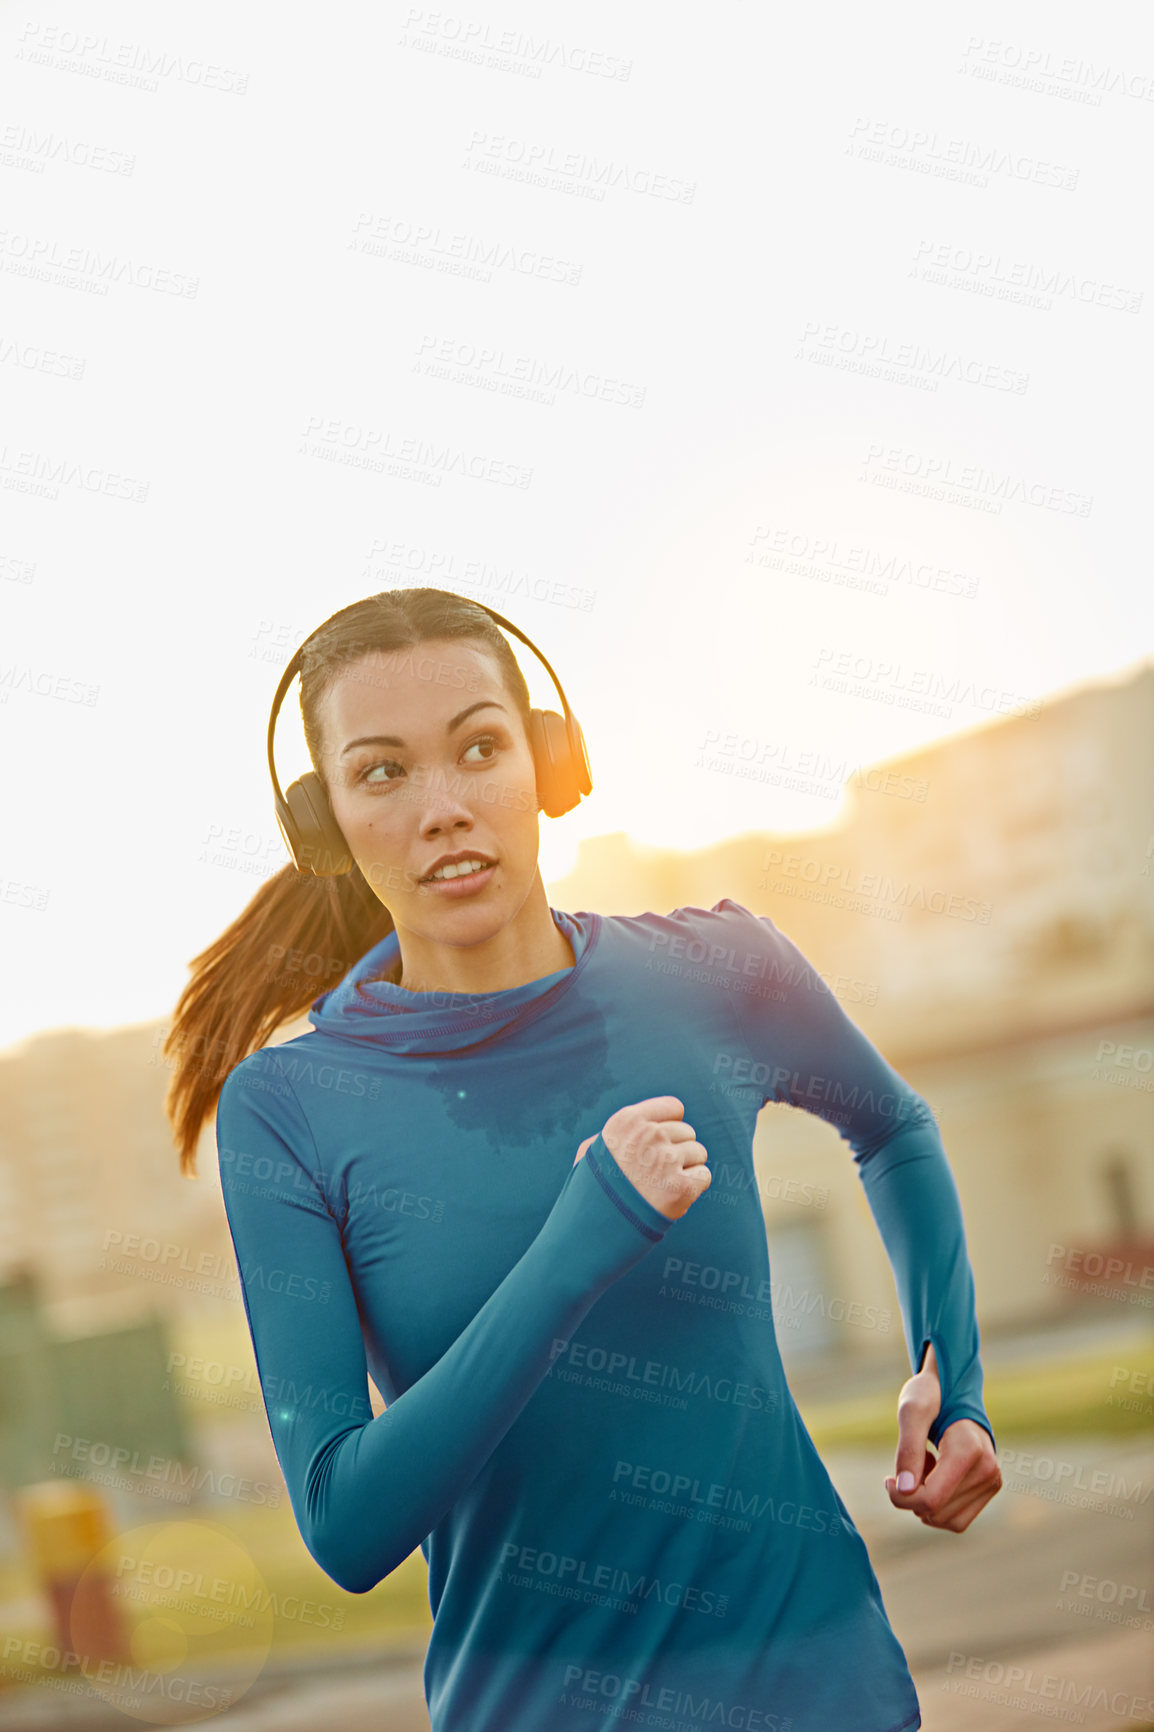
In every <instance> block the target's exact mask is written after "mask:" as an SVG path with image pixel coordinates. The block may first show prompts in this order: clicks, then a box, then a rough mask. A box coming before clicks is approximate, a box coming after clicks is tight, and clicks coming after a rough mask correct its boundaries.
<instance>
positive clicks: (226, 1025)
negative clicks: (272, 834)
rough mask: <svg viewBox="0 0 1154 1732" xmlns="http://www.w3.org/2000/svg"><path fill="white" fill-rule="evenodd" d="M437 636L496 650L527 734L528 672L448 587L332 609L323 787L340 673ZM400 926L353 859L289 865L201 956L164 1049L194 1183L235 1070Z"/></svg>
mask: <svg viewBox="0 0 1154 1732" xmlns="http://www.w3.org/2000/svg"><path fill="white" fill-rule="evenodd" d="M431 638H471V639H476V640H479V641H480V642H481V643H482V644H483V645H484V647H485V648H487V649H489V650H490V651H491V652H492V653H493V654H494V655H495V656H496V657H497V662H498V666H499V667H500V669H501V673H502V677H503V679H504V683H505V686H506V688H507V690H508V692H509V695H510V697H512V698H513V699H514V701H515V703H516V705H517V708H518V709H519V711H520V712H521V716H522V720H523V721H524V723H525V725H526V727H528V718H529V702H530V700H529V688H528V686H527V685H526V684H525V677H524V675H523V674H522V672H521V669H520V667H519V666H518V664H517V660H516V657H515V656H514V654H513V652H512V650H511V649H510V647H509V643H508V640H507V639H506V638H505V637H504V636H503V635H502V633H501V631H500V628H499V627H498V626H497V625H496V624H495V623H494V621H493V620H491V619H490V618H489V615H488V614H487V613H485V611H484V610H483V609H482V608H479V607H477V605H476V604H475V603H474V602H471V601H469V600H468V599H467V598H466V597H464V596H459V595H454V594H453V593H452V592H451V591H449V590H443V589H398V590H386V591H384V592H383V593H382V594H380V595H371V596H367V597H366V598H365V599H364V600H363V601H358V602H354V603H353V604H352V605H351V606H349V607H346V608H342V609H341V610H340V612H339V613H335V614H333V615H332V616H331V617H330V618H329V619H327V620H325V622H324V624H323V625H321V626H319V627H318V628H317V630H316V631H315V632H313V634H312V636H311V637H310V638H309V639H308V640H307V642H306V644H305V646H304V648H303V650H302V658H301V677H300V704H301V720H302V722H303V725H304V734H305V743H306V745H307V747H308V753H309V757H310V759H311V760H312V767H313V769H314V770H315V771H316V773H317V775H318V776H319V777H320V778H321V781H322V782H325V775H324V770H323V767H322V766H323V761H324V760H323V752H322V739H321V727H320V704H321V702H322V700H323V698H324V696H325V693H326V692H327V690H328V688H329V686H330V685H331V683H332V681H333V679H334V678H335V676H336V674H337V672H338V670H339V669H341V668H342V667H344V666H345V665H346V664H347V663H349V662H352V661H355V660H357V659H358V658H359V657H361V656H364V655H370V654H373V653H376V652H380V651H385V652H388V651H393V650H403V649H411V648H413V647H415V646H416V645H417V644H420V643H424V642H425V641H426V640H428V639H431ZM291 779H292V778H291V777H289V778H287V780H291ZM281 783H282V786H284V785H286V778H285V777H284V776H282V777H281ZM326 786H327V783H326ZM271 801H272V789H271V787H270V789H269V802H270V804H271ZM392 929H393V921H392V916H391V915H390V914H389V911H388V909H387V908H386V907H385V905H384V903H382V902H381V900H380V899H379V897H378V896H377V895H376V894H375V893H374V891H373V890H372V888H371V887H370V885H369V884H368V883H367V881H366V880H365V878H364V875H363V874H362V873H361V871H360V870H359V868H358V867H357V865H356V864H355V862H354V864H353V868H352V870H351V872H348V873H345V874H344V875H343V876H340V877H335V878H314V877H313V876H312V874H311V873H300V872H298V871H297V869H296V867H295V866H294V865H293V864H292V863H291V861H290V862H289V864H288V865H287V866H284V867H282V868H281V870H280V871H279V872H278V873H277V874H276V875H275V877H273V878H270V879H269V880H268V882H267V883H265V884H262V885H261V887H260V889H259V890H258V891H257V892H256V894H255V896H253V897H252V899H251V901H250V902H249V903H248V905H247V907H245V908H244V909H242V911H241V912H240V914H238V915H237V917H236V919H235V920H234V921H233V922H232V924H231V926H229V927H227V928H226V929H225V931H224V932H222V933H221V935H220V937H219V938H217V939H215V940H214V941H213V942H212V943H211V944H210V945H209V946H208V947H207V948H206V949H205V950H202V951H201V952H200V953H199V954H198V955H197V956H194V957H193V959H192V962H191V963H190V969H191V978H190V980H189V981H188V982H187V984H186V985H185V987H184V990H183V992H182V993H181V995H180V998H179V1000H178V1002H177V1005H176V1009H175V1012H174V1015H173V1021H172V1026H171V1028H170V1029H169V1031H168V1033H167V1036H166V1038H165V1041H164V1045H163V1047H162V1049H161V1051H162V1053H163V1056H164V1057H165V1059H166V1060H169V1061H171V1063H172V1065H173V1075H172V1079H171V1081H170V1083H169V1086H168V1091H167V1094H166V1096H165V1100H164V1110H165V1112H166V1114H167V1115H168V1119H169V1123H170V1124H171V1126H172V1128H173V1132H174V1140H175V1146H176V1147H177V1149H178V1150H179V1153H180V1170H181V1172H182V1173H183V1174H185V1176H186V1177H194V1176H195V1175H196V1148H197V1143H198V1141H199V1139H200V1132H201V1128H202V1126H203V1124H204V1121H205V1119H206V1118H207V1117H208V1115H209V1113H210V1112H211V1111H212V1110H213V1108H214V1107H215V1105H216V1102H217V1100H218V1098H219V1096H220V1091H221V1088H222V1086H223V1084H224V1079H225V1077H226V1076H227V1075H228V1073H229V1072H230V1071H231V1070H233V1069H235V1067H236V1066H237V1065H238V1064H239V1063H240V1062H241V1060H242V1059H244V1058H247V1057H248V1055H249V1054H250V1053H252V1052H256V1051H258V1050H259V1048H261V1047H262V1046H264V1045H266V1044H267V1042H268V1041H269V1040H270V1039H271V1038H272V1036H273V1035H274V1034H275V1032H276V1031H277V1029H278V1028H280V1027H281V1025H282V1024H283V1023H285V1022H288V1021H291V1020H292V1018H293V1017H295V1016H299V1015H301V1014H303V1012H304V1011H305V1010H307V1009H308V1007H309V1005H310V1004H312V1003H313V1001H314V1000H315V999H317V998H318V997H319V996H320V994H321V993H322V992H327V991H328V990H329V989H330V988H331V987H334V986H336V985H337V984H338V983H339V982H340V980H341V979H342V978H343V977H344V975H346V974H347V973H348V971H349V969H350V968H351V967H352V966H353V964H354V963H355V962H357V961H358V960H359V959H360V958H361V957H362V956H363V955H364V954H365V952H366V951H367V950H371V949H372V947H373V946H374V945H375V944H379V943H380V941H381V939H382V938H384V937H385V936H386V934H387V933H389V932H391V931H392Z"/></svg>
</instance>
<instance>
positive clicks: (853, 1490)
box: [0, 1329, 1154, 1732]
mask: <svg viewBox="0 0 1154 1732" xmlns="http://www.w3.org/2000/svg"><path fill="white" fill-rule="evenodd" d="M1094 1333H1095V1332H1094V1331H1093V1329H1088V1331H1087V1338H1086V1341H1085V1345H1086V1346H1087V1347H1088V1348H1090V1347H1092V1346H1093V1345H1094ZM1140 1339H1141V1332H1140V1331H1139V1332H1138V1334H1136V1343H1137V1342H1138V1341H1139V1340H1140ZM1145 1339H1146V1340H1147V1341H1148V1339H1149V1336H1148V1330H1147V1333H1146V1336H1145ZM1071 1345H1072V1343H1071V1338H1070V1335H1069V1333H1064V1334H1063V1336H1062V1337H1061V1338H1059V1337H1058V1336H1057V1335H1055V1336H1054V1337H1053V1341H1052V1350H1053V1351H1054V1352H1055V1353H1060V1352H1069V1351H1070V1348H1071ZM1078 1345H1079V1346H1080V1345H1082V1343H1078ZM1049 1348H1050V1342H1049V1340H1048V1339H1047V1338H1046V1337H1041V1338H1032V1339H1030V1340H1029V1341H1017V1342H1014V1341H1007V1342H1005V1343H1003V1344H999V1343H992V1344H991V1343H987V1344H984V1345H983V1362H984V1363H986V1364H987V1365H990V1364H993V1363H994V1362H995V1361H999V1360H1000V1361H1002V1362H1004V1363H1013V1362H1014V1360H1016V1359H1021V1360H1022V1362H1024V1363H1031V1364H1036V1363H1037V1362H1038V1360H1039V1358H1041V1357H1044V1356H1045V1354H1046V1353H1047V1351H1048V1350H1049ZM789 1375H790V1382H791V1385H792V1386H793V1387H794V1389H795V1391H797V1392H798V1393H799V1394H800V1389H801V1386H802V1385H803V1384H804V1382H805V1377H804V1374H798V1373H795V1372H794V1371H792V1370H791V1371H790V1373H789ZM999 1458H1000V1460H1001V1462H1002V1473H1003V1482H1004V1483H1003V1488H1002V1490H1001V1491H1000V1492H999V1493H998V1495H997V1496H996V1497H995V1498H994V1499H993V1500H992V1502H991V1503H989V1504H988V1505H987V1506H986V1508H985V1509H984V1510H983V1511H982V1512H981V1514H980V1515H979V1516H978V1518H977V1520H976V1521H974V1522H973V1523H972V1524H971V1526H970V1527H969V1528H968V1529H967V1530H966V1532H965V1533H964V1534H952V1533H948V1532H941V1531H938V1530H935V1529H931V1528H927V1527H925V1526H924V1525H923V1524H922V1523H921V1522H919V1521H918V1520H917V1518H916V1517H914V1516H911V1515H908V1514H906V1513H904V1512H902V1511H898V1510H895V1509H894V1508H893V1506H892V1505H891V1504H890V1501H889V1498H888V1496H887V1494H886V1491H885V1487H884V1484H883V1481H884V1478H885V1476H886V1474H887V1473H890V1472H892V1471H893V1452H892V1450H891V1449H888V1448H885V1449H881V1448H877V1449H867V1450H847V1449H825V1450H823V1451H822V1459H823V1460H824V1461H825V1463H826V1466H827V1467H828V1469H829V1471H830V1475H831V1477H832V1478H833V1481H834V1484H835V1485H836V1486H837V1489H838V1491H839V1493H840V1494H841V1496H842V1498H843V1499H844V1501H845V1503H846V1506H847V1507H848V1509H849V1511H850V1513H851V1515H852V1516H853V1518H854V1521H855V1522H856V1524H857V1526H858V1528H859V1530H860V1531H861V1534H862V1536H863V1538H864V1540H865V1542H866V1545H867V1547H868V1549H869V1554H870V1558H871V1560H872V1562H873V1567H874V1571H875V1573H876V1575H877V1577H878V1581H879V1584H880V1586H881V1590H882V1597H883V1600H884V1602H885V1606H886V1610H887V1612H888V1614H889V1617H890V1622H891V1623H892V1625H893V1627H894V1630H895V1632H896V1634H897V1637H898V1640H899V1641H900V1642H901V1644H902V1647H903V1649H904V1651H905V1653H906V1656H907V1659H908V1661H909V1665H910V1670H911V1672H912V1673H913V1677H914V1682H915V1685H916V1688H917V1692H918V1697H919V1700H920V1702H921V1707H922V1716H923V1718H922V1729H923V1732H1022V1728H1023V1727H1025V1726H1029V1725H1035V1724H1037V1722H1038V1720H1039V1719H1044V1720H1057V1721H1059V1722H1060V1723H1062V1724H1066V1725H1073V1726H1077V1727H1079V1728H1080V1729H1081V1732H1154V1496H1152V1493H1154V1438H1151V1437H1137V1438H1135V1437H1109V1438H1108V1437H1102V1436H1084V1437H1070V1438H1066V1437H1055V1436H1052V1435H1048V1436H1046V1437H1039V1438H1038V1439H1036V1440H1030V1439H1020V1438H1014V1439H1013V1441H1012V1445H1010V1446H1007V1445H1004V1444H1001V1443H1000V1444H999ZM424 1651H425V1640H424V1638H423V1637H420V1638H416V1639H413V1640H410V1641H408V1642H402V1643H400V1644H398V1645H396V1646H395V1647H394V1648H393V1649H392V1650H390V1651H387V1652H384V1651H382V1647H381V1646H380V1645H378V1646H377V1647H376V1648H375V1649H374V1650H372V1651H370V1652H364V1653H352V1654H349V1653H343V1654H338V1653H335V1652H330V1653H321V1654H319V1655H318V1654H313V1655H311V1656H304V1657H294V1658H285V1659H277V1660H275V1661H271V1660H270V1661H269V1662H268V1663H267V1664H266V1665H265V1667H264V1668H263V1669H262V1671H261V1673H260V1674H259V1676H258V1677H257V1678H256V1679H255V1681H253V1682H252V1683H251V1684H248V1685H247V1688H246V1689H245V1691H244V1694H243V1697H242V1699H241V1700H240V1701H239V1702H238V1703H237V1705H236V1706H235V1707H234V1708H232V1709H230V1710H227V1711H225V1712H223V1713H220V1714H215V1715H210V1716H207V1717H204V1718H201V1719H200V1720H194V1719H193V1716H192V1715H191V1714H190V1713H189V1712H188V1710H187V1709H186V1710H185V1711H184V1714H183V1715H182V1716H180V1717H174V1718H171V1719H170V1720H168V1721H167V1722H166V1723H167V1724H202V1725H204V1724H207V1725H211V1726H212V1727H213V1728H219V1729H220V1732H429V1722H428V1716H427V1713H426V1709H425V1701H424V1691H423V1688H422V1680H421V1669H422V1663H423V1660H424ZM220 1682H221V1683H222V1684H227V1678H226V1677H225V1675H224V1674H221V1675H220ZM246 1683H247V1680H246ZM134 1719H135V1721H136V1722H137V1723H144V1724H148V1725H158V1724H161V1723H162V1722H161V1721H160V1720H159V1719H158V1718H157V1715H156V1712H155V1711H152V1710H144V1711H142V1712H141V1713H138V1714H137V1715H135V1716H131V1715H129V1714H128V1713H126V1712H124V1711H122V1710H120V1709H118V1708H113V1707H110V1705H109V1704H108V1702H106V1701H105V1700H104V1699H103V1698H101V1697H99V1696H98V1695H96V1694H95V1692H94V1691H92V1690H91V1689H90V1688H86V1689H85V1692H84V1693H83V1694H71V1693H66V1692H65V1691H64V1690H60V1689H50V1688H46V1687H44V1686H37V1687H18V1688H15V1689H10V1690H7V1691H5V1692H0V1732H125V1729H126V1727H130V1726H131V1725H132V1724H133V1720H134ZM542 1732H548V1729H547V1728H542ZM828 1732H851V1729H849V1728H844V1727H838V1728H829V1729H828Z"/></svg>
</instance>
